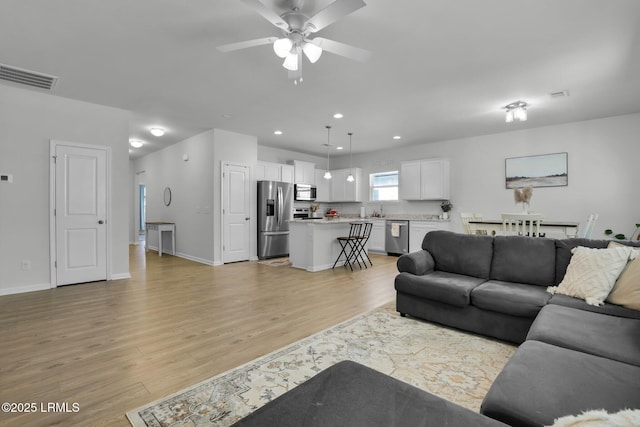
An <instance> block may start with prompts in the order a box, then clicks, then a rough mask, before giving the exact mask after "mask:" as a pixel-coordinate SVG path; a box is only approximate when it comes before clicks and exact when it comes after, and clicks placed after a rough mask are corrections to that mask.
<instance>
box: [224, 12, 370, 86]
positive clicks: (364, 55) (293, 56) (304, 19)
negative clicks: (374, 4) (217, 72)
mask: <svg viewBox="0 0 640 427" xmlns="http://www.w3.org/2000/svg"><path fill="white" fill-rule="evenodd" d="M242 2H243V3H244V4H246V5H247V6H249V7H252V8H253V9H254V10H255V11H256V12H257V13H259V14H260V15H262V17H263V18H265V19H266V20H267V21H269V22H271V24H273V25H274V26H276V27H277V28H278V30H280V33H281V35H280V36H279V37H263V38H260V39H254V40H247V41H243V42H239V43H231V44H227V45H224V46H218V50H219V51H221V52H231V51H234V50H240V49H246V48H249V47H254V46H262V45H266V44H273V51H274V52H275V54H276V55H277V56H278V57H280V58H283V59H284V62H283V64H282V66H283V67H284V68H286V69H287V70H288V71H289V78H290V79H293V82H294V84H298V83H299V82H302V57H303V56H306V57H307V59H308V60H309V62H310V63H312V64H314V63H316V62H317V61H318V60H319V59H320V56H321V55H322V52H323V51H327V52H331V53H333V54H336V55H340V56H344V57H346V58H350V59H355V60H358V61H362V62H364V61H366V60H367V59H368V58H369V56H371V53H370V52H368V51H366V50H364V49H360V48H357V47H353V46H350V45H347V44H344V43H340V42H336V41H333V40H329V39H325V38H322V37H314V38H311V36H312V35H313V34H314V33H317V32H318V31H320V30H322V29H323V28H324V27H326V26H328V25H330V24H332V23H334V22H336V21H338V20H339V19H341V18H343V17H345V16H347V15H349V14H350V13H352V12H355V11H356V10H358V9H360V8H362V7H364V6H366V5H367V4H366V3H365V2H364V0H335V1H334V2H333V3H331V4H329V5H328V6H326V7H325V8H324V9H322V10H319V11H317V12H316V13H315V14H314V15H312V16H310V17H309V16H307V15H306V14H305V13H303V12H302V9H303V6H304V3H305V2H304V0H287V1H286V2H278V3H285V4H286V5H287V6H288V10H286V11H285V12H284V13H280V12H281V10H276V9H274V8H273V7H275V4H274V5H272V6H271V7H269V6H267V5H265V4H264V3H263V2H262V1H260V0H242ZM269 3H276V2H269Z"/></svg>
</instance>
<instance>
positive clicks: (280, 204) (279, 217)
mask: <svg viewBox="0 0 640 427" xmlns="http://www.w3.org/2000/svg"><path fill="white" fill-rule="evenodd" d="M283 209H284V205H283V200H282V187H278V225H282V210H283Z"/></svg>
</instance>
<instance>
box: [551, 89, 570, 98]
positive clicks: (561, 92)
mask: <svg viewBox="0 0 640 427" xmlns="http://www.w3.org/2000/svg"><path fill="white" fill-rule="evenodd" d="M549 96H550V97H551V98H562V97H563V96H569V90H567V89H565V90H559V91H556V92H551V93H550V94H549Z"/></svg>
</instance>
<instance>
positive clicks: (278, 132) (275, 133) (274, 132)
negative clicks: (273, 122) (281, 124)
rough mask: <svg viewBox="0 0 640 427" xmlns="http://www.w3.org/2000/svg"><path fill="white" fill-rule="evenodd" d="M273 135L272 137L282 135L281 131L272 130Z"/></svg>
mask: <svg viewBox="0 0 640 427" xmlns="http://www.w3.org/2000/svg"><path fill="white" fill-rule="evenodd" d="M273 134H274V135H282V131H281V130H274V131H273Z"/></svg>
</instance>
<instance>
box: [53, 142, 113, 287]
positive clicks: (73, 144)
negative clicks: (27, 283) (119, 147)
mask: <svg viewBox="0 0 640 427" xmlns="http://www.w3.org/2000/svg"><path fill="white" fill-rule="evenodd" d="M58 146H67V147H76V148H87V149H92V150H100V151H104V152H105V156H106V159H105V169H106V170H105V175H106V176H105V179H106V189H105V199H106V200H105V203H106V204H107V206H106V211H105V215H106V218H105V221H106V223H105V226H106V227H105V228H106V236H105V237H106V241H105V245H106V253H105V258H106V259H105V263H106V267H107V271H106V273H107V274H106V280H112V279H111V271H112V269H113V266H112V265H111V261H112V260H111V249H112V248H111V218H112V215H111V210H112V206H111V147H108V146H105V145H92V144H82V143H77V142H69V141H62V140H58V139H50V140H49V271H50V276H49V277H50V280H51V285H50V287H51V288H57V287H58V280H57V275H56V265H55V262H56V258H57V256H56V254H57V253H56V218H55V215H53V210H54V208H55V205H56V162H55V161H54V160H53V159H54V158H55V155H56V148H57V147H58Z"/></svg>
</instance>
